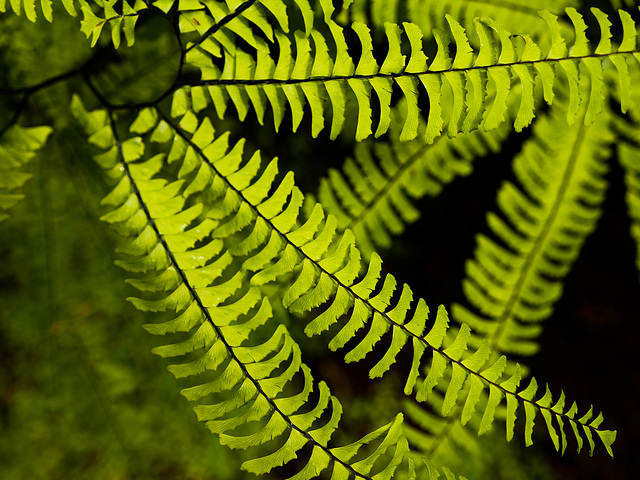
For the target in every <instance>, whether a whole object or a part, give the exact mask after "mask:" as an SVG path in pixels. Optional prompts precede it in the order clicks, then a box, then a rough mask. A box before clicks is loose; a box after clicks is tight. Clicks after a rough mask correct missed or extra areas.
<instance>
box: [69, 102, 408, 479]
mask: <svg viewBox="0 0 640 480" xmlns="http://www.w3.org/2000/svg"><path fill="white" fill-rule="evenodd" d="M73 109H74V111H75V114H76V116H77V117H78V118H79V119H80V121H81V122H82V123H83V124H84V126H85V128H86V130H87V133H88V134H89V135H90V136H89V140H90V142H91V143H93V144H94V145H96V146H97V147H99V148H101V149H102V150H103V153H101V154H99V155H97V156H96V160H97V162H98V163H99V164H100V165H101V166H102V167H103V168H105V169H106V170H107V172H108V175H109V176H110V177H111V178H112V180H113V181H114V182H115V183H116V186H115V188H114V189H113V190H112V191H111V192H110V193H109V194H108V195H107V196H106V197H105V199H104V201H103V203H104V204H105V205H108V206H110V207H111V208H112V209H111V211H110V212H109V213H107V214H106V215H104V216H103V217H102V220H103V221H105V222H107V223H110V224H112V225H113V226H114V227H115V228H116V230H117V231H118V232H119V233H121V234H122V235H124V236H125V237H128V238H129V240H128V242H127V243H126V244H125V245H124V246H123V247H122V248H120V249H119V251H120V252H121V253H122V254H124V255H125V257H124V258H122V259H120V260H118V261H117V264H118V265H119V266H121V267H123V268H125V269H126V270H128V271H131V272H139V273H143V274H144V276H143V277H142V278H135V279H131V280H130V281H129V283H131V284H132V285H133V286H134V287H136V288H138V289H139V290H141V291H142V292H148V293H150V294H151V297H152V298H151V299H141V298H130V299H129V301H130V302H131V303H133V305H134V306H135V307H136V308H138V309H140V310H143V311H152V312H168V311H175V312H176V313H178V316H177V317H176V318H174V319H172V320H169V321H166V322H163V323H156V324H150V325H146V326H145V328H146V329H147V330H148V331H149V332H150V333H153V334H158V335H165V334H175V333H178V334H179V333H187V334H188V335H189V336H188V338H187V339H186V340H182V341H179V342H178V343H173V344H169V345H163V346H160V347H156V348H155V349H154V350H153V351H154V353H156V354H158V355H160V356H161V357H165V358H173V357H185V356H187V358H186V359H185V360H184V361H183V363H178V364H174V365H171V366H169V371H170V372H171V373H172V374H173V375H174V376H175V377H176V378H190V377H193V381H194V383H195V384H192V385H191V386H189V387H187V388H184V389H183V390H182V392H181V393H182V394H183V395H184V396H185V397H186V398H187V399H189V400H191V401H195V402H197V403H198V405H197V406H196V407H194V410H195V412H196V415H197V417H198V419H199V420H200V421H202V422H205V423H206V425H207V427H208V429H209V430H210V431H211V432H212V433H214V434H216V435H218V436H219V438H220V442H221V443H222V444H225V445H227V446H229V447H230V448H233V449H247V448H252V447H260V446H263V445H264V446H265V447H267V448H268V449H270V453H268V454H266V455H265V454H264V453H263V452H262V450H259V451H258V453H257V454H256V455H258V456H257V458H253V459H250V460H247V461H246V462H244V463H243V465H242V468H243V469H244V470H246V471H248V472H251V473H255V474H264V473H268V472H269V471H271V470H272V469H273V468H276V467H279V466H282V465H284V464H285V463H287V462H289V461H291V460H293V459H295V458H297V456H298V454H299V453H300V451H301V450H302V449H303V447H305V446H306V445H310V447H311V453H310V454H309V458H308V461H307V463H306V464H305V465H304V466H303V467H302V469H301V470H300V471H299V472H298V473H297V474H296V475H294V476H293V477H291V478H293V479H296V480H307V479H311V478H315V477H317V475H319V474H320V473H321V472H322V471H324V470H326V469H327V468H329V467H330V466H331V467H332V469H333V475H334V478H346V477H350V476H354V477H355V478H363V479H372V478H391V476H393V474H394V472H395V471H396V469H397V468H398V467H399V466H400V465H401V464H405V463H406V457H407V454H408V449H409V447H408V442H407V441H406V439H405V438H404V434H403V430H402V415H397V416H396V418H395V420H394V421H392V422H391V423H390V424H388V425H385V426H383V427H381V428H379V429H377V430H375V431H374V432H372V433H370V434H368V435H365V436H364V437H363V438H361V439H360V440H358V441H356V442H354V443H351V444H348V445H345V446H342V447H329V446H328V444H329V441H330V439H331V436H332V434H333V433H334V432H335V430H336V429H337V428H338V424H339V420H340V417H341V415H342V407H341V405H340V403H339V401H338V400H337V399H336V398H335V397H333V396H332V395H331V393H330V391H329V388H328V387H327V386H326V384H324V382H320V383H319V384H317V386H314V382H313V378H312V376H311V373H310V370H309V368H308V367H307V366H306V365H304V364H303V363H302V359H301V352H300V348H299V347H298V345H297V344H296V343H295V341H294V340H293V339H292V337H291V336H290V335H289V333H288V332H287V329H286V328H285V327H284V325H282V324H280V325H277V326H276V324H277V322H275V321H273V320H272V319H271V316H272V310H271V306H270V304H269V302H268V300H267V299H266V298H265V297H263V296H262V294H261V293H260V291H259V289H258V288H257V287H255V286H250V285H249V284H248V282H246V281H245V271H244V270H243V269H242V268H241V264H239V263H238V262H234V261H233V259H231V258H230V257H229V251H230V250H231V249H229V248H228V247H229V244H228V243H229V242H230V243H233V236H234V235H233V234H234V230H233V228H226V229H225V228H224V225H225V224H222V225H221V224H220V222H219V221H218V219H216V213H219V211H218V212H216V211H214V210H208V211H207V210H206V207H205V205H204V204H203V203H197V202H196V203H193V204H192V205H191V206H188V203H189V202H188V198H189V197H190V196H192V195H193V193H194V191H200V190H199V187H193V185H194V184H197V183H199V182H200V180H198V178H197V176H196V177H195V178H192V179H191V181H185V180H184V179H181V180H178V181H176V182H172V183H169V182H168V181H167V180H165V179H163V178H162V177H161V176H158V173H159V171H160V169H161V168H162V167H163V164H164V162H163V158H161V157H162V155H161V156H158V155H155V156H151V157H150V158H145V149H146V147H145V144H144V142H143V141H142V140H141V138H140V137H134V138H129V139H127V140H125V141H119V140H118V138H117V136H116V134H115V131H114V127H113V119H112V118H111V117H110V115H109V114H108V113H107V112H105V111H95V112H86V111H85V110H84V107H83V106H82V104H81V103H80V102H79V101H78V100H77V99H76V100H75V101H74V105H73ZM147 120H148V118H147ZM144 124H145V120H144V119H142V120H140V119H139V120H138V121H137V122H136V123H134V126H133V127H134V130H136V129H139V128H142V125H144ZM237 153H238V152H237V151H231V152H229V153H228V154H224V153H222V152H221V155H220V156H219V158H218V166H220V167H221V166H222V165H224V164H226V165H230V164H233V163H234V162H236V161H237V160H238V155H237ZM188 156H189V155H188V154H186V156H185V158H184V159H183V160H184V163H183V168H184V167H185V166H186V165H188V163H189V160H188V158H187V157H188ZM254 158H255V157H254ZM249 163H251V161H250V162H249ZM190 189H191V191H190ZM250 189H251V186H249V187H247V189H246V190H250ZM254 192H255V188H254ZM244 193H245V194H247V193H248V192H247V191H245V192H244ZM226 202H228V203H230V204H233V200H231V199H230V197H228V196H227V197H226ZM226 225H228V224H226ZM225 244H226V245H225ZM182 338H184V337H182ZM313 392H317V395H315V397H317V399H314V400H312V398H313V397H311V394H312V393H313ZM363 447H364V448H363ZM361 449H362V450H363V451H364V455H363V454H360V455H358V452H359V451H360V450H361ZM374 464H375V465H376V468H378V469H379V468H380V467H381V466H382V469H381V470H380V471H378V472H377V473H375V476H374V475H373V474H372V468H373V466H374Z"/></svg>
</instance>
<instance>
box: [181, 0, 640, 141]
mask: <svg viewBox="0 0 640 480" xmlns="http://www.w3.org/2000/svg"><path fill="white" fill-rule="evenodd" d="M592 11H593V13H594V15H595V16H596V19H597V20H598V22H599V25H600V30H601V41H600V43H599V44H598V46H597V47H596V48H595V49H592V48H590V47H589V45H588V41H587V38H586V36H585V34H584V31H585V28H586V26H585V23H584V20H583V19H582V16H581V15H580V14H578V13H577V12H576V11H575V10H574V9H570V8H569V9H567V14H568V15H569V17H570V18H571V20H572V22H573V25H574V28H575V31H576V41H575V42H574V44H573V46H572V48H571V49H570V50H568V49H567V47H566V39H565V38H564V37H563V36H562V35H561V33H560V30H559V28H558V22H557V17H556V16H554V15H552V14H551V13H549V12H542V13H541V16H542V18H543V19H544V20H545V21H546V22H547V23H548V24H549V27H550V28H551V31H552V32H554V36H553V42H552V45H551V47H550V49H549V51H548V52H547V53H545V54H543V52H542V51H541V50H540V48H539V47H538V46H537V45H536V44H535V43H534V42H533V41H532V40H531V39H530V38H529V37H527V36H516V37H514V36H512V35H511V33H509V32H508V31H506V30H505V29H504V28H503V27H501V26H500V25H499V24H497V23H496V22H495V21H493V20H490V19H483V20H482V21H481V22H479V21H476V22H475V27H476V30H477V32H478V35H479V36H480V38H481V39H482V47H481V48H480V50H479V51H477V52H475V51H474V50H473V49H472V48H471V46H470V44H469V40H468V38H467V36H466V34H465V30H464V29H463V28H462V27H461V26H460V24H458V23H457V22H456V21H455V20H454V19H453V17H451V16H447V22H448V24H449V29H450V32H451V36H452V37H453V41H454V43H455V47H456V54H455V57H454V58H451V57H450V55H449V50H448V46H449V43H450V38H449V36H448V35H447V34H445V33H444V32H440V31H437V30H436V31H434V35H435V39H436V42H437V44H438V50H437V54H436V56H435V58H434V59H433V61H432V62H431V64H430V65H429V66H428V67H427V57H426V56H425V54H424V52H423V48H422V33H421V32H420V29H419V28H418V27H417V26H416V25H414V24H410V23H404V24H403V28H400V27H399V26H397V25H395V24H386V25H385V33H386V36H387V44H388V49H387V55H386V57H385V60H384V61H383V63H382V65H381V66H379V65H378V63H377V61H376V60H375V58H374V55H373V46H372V45H373V44H372V39H371V35H370V31H369V29H368V27H366V26H365V25H364V24H360V23H355V24H353V26H352V30H353V32H354V33H355V34H356V36H357V38H358V41H359V49H360V51H361V55H360V58H359V59H357V61H356V60H355V59H354V58H352V57H351V55H350V54H349V53H348V45H347V41H346V39H345V35H344V32H343V29H342V27H340V26H338V25H337V24H336V23H335V22H333V21H332V20H330V21H329V23H328V28H329V33H327V34H321V33H320V32H319V30H314V31H313V32H312V35H311V37H309V36H307V35H305V34H304V33H303V32H296V33H295V35H294V36H295V38H294V39H293V41H292V39H291V38H290V37H288V36H286V35H284V34H280V33H278V34H276V35H275V36H276V40H277V44H278V51H279V53H278V59H277V61H274V58H273V57H272V54H271V50H270V47H269V45H268V44H267V43H266V42H265V41H264V40H261V39H259V38H258V37H256V38H255V41H254V42H253V45H252V48H253V49H255V51H253V50H251V52H252V53H247V52H245V51H244V50H242V49H241V48H240V47H237V46H235V43H234V42H233V39H232V38H229V37H225V38H222V37H221V38H220V39H218V37H217V33H214V34H212V35H211V36H210V37H209V38H210V39H211V41H214V40H216V41H218V44H219V45H218V46H217V47H216V50H215V51H213V50H211V49H209V50H211V51H209V50H205V49H204V48H203V47H202V45H197V48H193V49H192V50H190V51H189V52H188V55H187V58H186V60H187V62H188V63H189V64H191V65H193V66H195V67H198V68H200V70H201V72H202V84H201V85H197V86H196V87H198V86H200V87H206V90H199V91H198V93H197V94H196V96H198V98H199V100H198V104H197V105H194V110H200V109H202V108H204V107H206V106H207V105H208V104H209V103H210V102H211V101H213V102H214V104H215V105H216V109H217V110H218V114H219V115H221V116H222V115H223V113H224V110H225V108H226V104H227V101H228V99H231V101H232V102H233V104H234V105H235V107H236V110H237V111H238V115H239V118H240V119H244V118H245V116H246V115H247V113H248V112H249V110H250V109H251V108H253V110H254V111H255V112H256V115H257V117H258V120H259V121H260V122H261V123H262V122H263V120H264V114H265V112H266V110H267V107H268V106H270V107H271V110H272V112H273V118H274V125H275V127H276V129H278V127H279V126H280V124H281V122H282V120H283V118H284V117H285V111H286V109H287V106H288V107H289V108H290V110H291V115H292V122H293V130H294V131H296V129H297V128H298V126H299V124H300V122H301V121H302V118H303V117H304V112H305V108H304V107H305V103H308V104H309V108H310V112H311V124H312V134H313V135H314V136H317V135H318V134H319V133H320V131H321V130H322V129H323V128H324V124H325V114H326V113H327V112H328V110H329V109H331V116H332V119H331V138H335V137H336V136H337V135H338V134H339V133H340V132H341V131H342V130H343V127H344V122H345V112H346V105H347V102H348V101H349V100H350V99H354V100H355V102H356V104H357V107H358V108H357V110H358V114H357V116H358V121H357V127H356V132H355V138H356V140H363V139H365V138H367V137H369V136H370V135H371V134H373V133H374V131H373V129H372V127H373V120H374V114H373V107H372V105H373V103H374V102H375V103H376V104H378V105H379V111H380V113H379V115H378V125H377V128H376V130H375V135H376V136H379V135H381V134H383V133H385V132H386V131H387V130H388V127H389V123H390V118H391V113H390V112H391V98H392V92H393V90H394V88H395V89H396V90H397V89H398V87H399V91H400V92H401V96H402V97H403V98H405V99H406V102H407V115H406V118H405V119H404V126H403V131H402V135H401V139H402V140H411V139H413V138H415V137H416V135H417V133H418V132H417V130H418V123H419V120H418V107H417V105H418V97H419V95H420V93H421V92H422V93H424V92H426V93H427V94H428V97H429V102H430V104H431V108H430V112H429V118H428V121H427V128H426V130H425V138H426V139H427V141H428V142H429V141H431V140H432V139H433V138H435V137H437V136H438V135H440V134H441V132H442V128H443V125H444V124H447V125H448V126H447V133H448V134H449V135H450V136H455V135H457V134H458V133H459V132H464V133H467V132H469V131H471V130H473V129H476V128H478V127H482V128H484V129H485V130H489V129H492V128H495V127H496V126H497V125H499V124H500V123H502V122H503V121H504V116H505V112H506V110H507V103H506V101H507V99H508V98H509V97H510V96H512V95H514V94H516V93H515V92H516V91H518V96H519V98H520V99H521V100H520V107H519V109H518V112H517V115H516V117H515V121H514V127H515V129H516V130H517V131H520V130H522V129H523V128H525V127H526V126H527V125H529V123H530V122H531V120H532V119H533V117H534V112H535V108H536V107H535V104H536V100H535V95H534V89H535V88H536V86H537V85H540V86H541V87H542V89H543V91H544V98H545V100H546V101H547V102H548V103H551V102H552V101H553V96H554V83H555V78H556V75H557V72H556V70H561V71H562V72H564V75H566V78H567V81H568V83H569V85H570V88H571V94H570V105H571V107H570V108H569V111H568V113H567V116H568V119H569V122H570V123H572V122H573V121H574V119H575V117H576V115H577V112H578V105H579V103H580V101H582V100H584V101H587V102H588V104H589V108H588V110H587V115H586V117H585V122H586V123H587V124H590V123H592V122H593V121H594V119H595V117H596V116H597V114H598V112H599V111H600V109H601V102H602V98H603V96H602V87H603V81H602V75H603V69H604V67H603V61H604V60H605V59H610V60H611V62H612V63H613V64H614V65H615V66H616V68H617V70H618V72H619V77H620V84H621V85H625V84H626V83H628V81H629V74H628V72H627V65H626V61H627V59H630V58H634V57H633V56H634V54H635V53H637V52H638V49H637V42H636V36H635V25H634V23H633V21H632V20H631V17H630V16H629V14H628V13H626V12H624V11H621V12H620V16H621V20H622V23H623V26H624V37H623V41H622V43H621V45H620V47H619V48H614V46H613V45H612V43H611V41H610V38H611V34H610V32H609V26H610V23H609V22H608V20H607V17H606V15H605V14H603V13H602V12H601V11H599V10H597V9H593V10H592ZM494 35H497V36H498V37H499V39H500V48H498V46H497V44H496V42H495V41H494V39H493V36H494ZM403 36H405V37H406V39H407V40H408V42H409V44H410V47H409V48H407V49H406V50H410V54H409V55H408V58H407V56H405V55H402V53H401V52H402V51H403V46H402V43H403V40H402V37H403ZM310 38H311V40H310ZM249 43H251V42H249ZM333 48H335V54H330V53H329V52H330V51H333ZM216 58H219V59H221V60H222V61H223V62H224V63H223V67H222V70H221V69H220V68H219V67H218V66H216V64H217V63H219V62H218V60H217V59H216ZM214 60H215V61H214ZM579 65H584V67H586V69H587V72H588V75H589V77H590V78H591V81H592V85H593V86H592V90H591V91H590V92H589V93H588V94H587V95H586V97H585V98H583V97H582V96H581V95H580V93H579V89H578V87H577V86H578V70H579V68H578V67H579ZM558 66H559V67H560V68H556V67H558ZM625 82H626V83H625ZM518 83H519V84H520V87H519V88H513V89H512V86H515V85H517V84H518ZM185 88H186V90H185V92H184V95H185V96H188V94H189V93H191V95H192V96H193V95H194V93H193V92H190V91H189V89H188V88H187V87H185ZM490 88H495V92H496V95H495V98H494V100H493V101H492V102H487V101H486V96H487V92H488V89H490ZM206 93H208V96H210V97H211V99H208V98H207V95H206ZM373 93H375V96H377V100H375V99H374V95H373ZM443 96H447V97H446V98H451V99H452V101H453V107H452V108H451V109H447V110H446V111H444V112H443V111H442V109H441V107H440V104H441V102H442V101H443V98H444V97H443ZM449 96H450V97H449ZM223 99H224V100H223Z"/></svg>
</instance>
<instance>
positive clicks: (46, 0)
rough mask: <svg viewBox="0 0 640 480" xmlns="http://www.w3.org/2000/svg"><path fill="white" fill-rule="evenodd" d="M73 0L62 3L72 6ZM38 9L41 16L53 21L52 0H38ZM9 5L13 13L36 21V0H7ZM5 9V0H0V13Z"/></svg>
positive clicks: (65, 0)
mask: <svg viewBox="0 0 640 480" xmlns="http://www.w3.org/2000/svg"><path fill="white" fill-rule="evenodd" d="M72 1H73V0H64V2H63V3H64V5H65V7H67V6H68V5H71V8H73V3H72ZM39 3H40V9H41V11H42V16H43V17H44V18H45V19H46V20H47V21H48V22H53V7H52V0H40V2H39ZM9 7H10V8H11V10H13V13H15V14H16V15H22V14H23V13H24V16H25V17H27V20H29V21H30V22H34V23H35V21H36V19H37V18H38V13H37V10H36V1H35V0H9ZM6 11H7V0H0V13H5V12H6Z"/></svg>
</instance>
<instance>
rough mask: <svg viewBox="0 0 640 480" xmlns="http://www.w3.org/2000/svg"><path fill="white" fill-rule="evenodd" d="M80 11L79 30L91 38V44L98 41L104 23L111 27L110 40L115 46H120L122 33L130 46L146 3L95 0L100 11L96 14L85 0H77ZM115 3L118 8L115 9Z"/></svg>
mask: <svg viewBox="0 0 640 480" xmlns="http://www.w3.org/2000/svg"><path fill="white" fill-rule="evenodd" d="M78 2H79V4H80V11H81V12H82V17H83V19H82V22H81V27H80V31H81V32H82V33H84V34H85V35H86V37H87V39H88V38H91V46H92V47H94V46H95V45H96V43H98V39H99V38H100V35H101V33H102V30H103V28H104V27H105V25H109V27H110V28H111V42H112V43H113V46H114V47H115V48H118V47H120V43H121V41H122V34H123V33H124V37H125V40H126V42H127V46H128V47H131V46H133V44H134V43H135V33H134V30H135V26H136V22H137V21H138V17H139V16H140V12H141V11H142V10H146V9H147V8H148V6H147V4H146V3H145V2H144V1H142V0H135V3H134V4H133V6H132V5H130V4H129V3H128V1H127V0H124V1H122V2H118V0H102V1H101V2H95V3H94V5H96V6H97V7H98V8H99V10H101V12H100V13H99V14H96V13H95V12H94V7H93V6H92V5H90V4H89V3H88V2H87V0H78ZM116 3H117V4H118V9H119V10H120V11H117V10H116Z"/></svg>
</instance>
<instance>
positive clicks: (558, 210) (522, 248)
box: [452, 103, 614, 355]
mask: <svg viewBox="0 0 640 480" xmlns="http://www.w3.org/2000/svg"><path fill="white" fill-rule="evenodd" d="M608 123H609V115H607V114H606V113H603V114H601V115H600V116H599V117H598V118H597V119H596V121H595V123H593V124H592V125H590V126H586V125H584V123H583V122H576V123H574V124H573V125H568V124H567V121H566V106H565V105H563V104H561V103H558V104H555V103H554V105H553V107H552V108H551V114H550V115H549V116H545V117H541V118H540V119H539V120H538V122H536V124H535V126H534V136H533V137H532V138H531V139H529V140H527V141H526V142H525V144H524V146H523V150H522V153H521V154H519V155H518V156H516V158H515V159H514V163H513V170H514V173H515V175H516V178H517V179H518V181H519V183H520V185H518V186H516V185H514V184H512V183H510V182H508V183H505V184H504V185H503V186H502V188H501V189H500V191H499V193H498V206H499V207H500V214H495V213H489V215H488V217H487V222H488V225H489V228H490V229H491V231H492V232H493V234H494V235H495V238H497V239H498V241H496V240H494V239H491V238H488V237H486V236H485V235H478V237H477V242H478V243H477V247H476V252H475V258H474V259H473V260H470V261H468V262H467V264H466V274H467V277H466V278H465V280H464V281H463V290H464V292H465V296H466V298H467V300H468V301H469V302H470V304H471V305H473V307H475V310H476V311H477V312H480V315H478V314H477V313H473V312H472V311H470V310H469V309H467V308H466V307H464V306H462V305H459V304H455V305H453V307H452V317H453V318H454V319H455V320H456V321H457V322H458V323H460V324H464V323H466V324H468V325H469V326H470V327H471V328H472V329H473V330H474V331H475V332H477V333H478V334H479V335H481V336H482V338H486V339H488V341H489V344H490V346H491V348H492V350H498V351H500V352H507V353H518V354H520V355H532V354H534V353H535V352H537V350H538V345H537V343H536V342H535V340H534V339H535V337H537V336H538V335H539V332H540V330H541V327H540V325H539V322H541V321H542V320H544V319H546V318H548V317H549V316H550V315H551V313H552V311H553V304H554V303H555V302H556V301H557V299H558V298H559V297H560V295H561V292H562V281H563V279H564V277H565V276H566V275H567V274H568V273H569V271H570V269H571V266H572V263H573V261H574V260H575V259H576V258H577V256H578V254H579V252H580V249H581V247H582V244H583V243H584V241H585V239H586V238H587V237H588V236H589V234H590V233H591V232H592V231H593V229H594V228H595V226H596V223H597V220H598V218H599V216H600V205H601V203H602V201H603V200H604V197H605V193H606V186H607V183H606V181H605V178H604V177H605V174H606V172H607V170H608V167H607V165H606V163H605V159H606V158H607V156H608V153H609V145H610V144H611V142H612V141H613V138H614V137H613V135H612V133H611V130H610V128H609V125H608ZM478 341H479V340H478Z"/></svg>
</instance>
